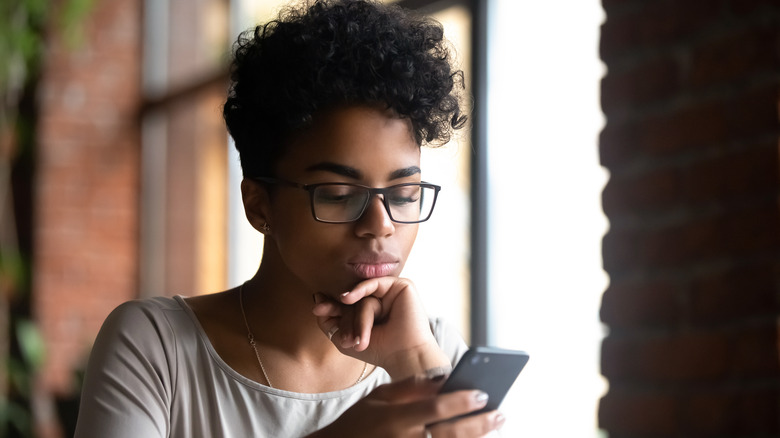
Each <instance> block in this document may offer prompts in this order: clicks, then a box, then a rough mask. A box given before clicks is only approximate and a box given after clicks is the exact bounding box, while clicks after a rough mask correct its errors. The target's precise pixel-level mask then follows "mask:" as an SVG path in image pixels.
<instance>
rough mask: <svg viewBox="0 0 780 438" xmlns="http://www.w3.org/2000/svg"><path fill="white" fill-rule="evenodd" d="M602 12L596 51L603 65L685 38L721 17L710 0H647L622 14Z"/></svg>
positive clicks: (714, 23)
mask: <svg viewBox="0 0 780 438" xmlns="http://www.w3.org/2000/svg"><path fill="white" fill-rule="evenodd" d="M605 12H606V13H607V19H606V21H605V23H604V25H603V26H602V28H601V43H600V49H599V52H600V54H601V57H602V59H604V60H605V61H607V64H609V61H610V60H614V59H617V58H619V57H620V56H628V55H629V54H632V53H636V52H637V51H642V50H647V49H657V48H658V47H659V46H661V47H663V46H666V45H669V44H671V43H674V42H676V41H679V40H681V39H685V38H687V37H689V36H691V35H695V34H696V33H698V32H701V31H702V30H704V29H706V28H708V27H711V26H714V25H716V24H717V22H718V20H721V19H723V15H722V13H721V11H720V8H719V7H718V6H717V5H713V2H712V1H711V0H689V1H686V2H673V1H672V0H665V1H651V2H644V3H643V4H642V5H641V6H640V7H634V8H632V10H631V11H630V12H629V13H626V14H620V15H617V16H613V15H611V14H610V10H608V9H606V10H605Z"/></svg>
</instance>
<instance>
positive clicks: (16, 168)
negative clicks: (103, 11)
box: [0, 0, 94, 437]
mask: <svg viewBox="0 0 780 438" xmlns="http://www.w3.org/2000/svg"><path fill="white" fill-rule="evenodd" d="M93 3H94V0H66V1H62V2H54V1H51V0H15V1H10V2H0V436H9V437H14V436H21V437H27V436H33V430H34V428H33V425H32V421H33V420H32V415H31V409H30V397H31V391H32V386H33V385H32V384H33V379H34V378H35V374H36V372H37V370H38V368H39V366H40V364H41V363H42V361H43V357H44V352H45V348H44V342H43V339H42V337H41V335H40V332H39V330H38V328H37V326H36V324H35V323H34V321H33V319H32V318H31V316H30V314H31V312H30V294H31V276H32V274H31V272H32V268H31V263H32V262H31V261H32V233H33V230H32V228H31V226H30V223H31V218H32V214H33V211H32V205H33V202H32V193H33V191H32V190H31V188H30V187H31V186H32V183H33V176H32V175H33V171H34V157H35V143H36V140H35V134H36V129H35V128H36V122H37V108H36V104H35V102H36V99H35V93H36V90H37V85H38V78H39V76H40V69H41V65H42V60H43V56H44V53H45V45H46V43H47V41H49V39H50V38H63V39H64V40H65V42H66V45H67V46H70V47H74V46H76V45H78V44H79V43H80V42H81V40H82V37H83V34H82V33H81V26H80V24H81V22H82V21H83V19H84V18H85V17H86V16H87V14H88V13H89V11H90V10H91V8H92V6H93ZM19 225H21V226H19Z"/></svg>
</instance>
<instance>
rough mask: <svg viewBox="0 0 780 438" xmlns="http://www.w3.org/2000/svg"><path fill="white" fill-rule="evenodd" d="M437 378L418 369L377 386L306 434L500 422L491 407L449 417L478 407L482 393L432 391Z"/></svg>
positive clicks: (317, 436) (435, 433)
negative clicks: (427, 375)
mask: <svg viewBox="0 0 780 438" xmlns="http://www.w3.org/2000/svg"><path fill="white" fill-rule="evenodd" d="M443 381H444V378H443V376H437V377H434V378H427V377H422V376H419V375H418V376H413V377H410V378H407V379H405V380H401V381H398V382H394V383H390V384H387V385H382V386H379V387H377V388H376V389H375V390H374V391H372V392H371V393H370V394H369V395H368V396H367V397H366V398H364V399H362V400H361V401H359V402H357V403H355V405H354V406H352V407H351V408H349V409H348V410H347V411H346V412H344V413H343V414H342V415H341V417H339V418H338V419H337V420H336V421H334V422H333V423H332V424H330V425H329V426H327V427H325V428H324V429H322V430H319V431H317V432H315V433H314V434H312V435H310V436H309V438H329V437H363V436H370V437H376V438H382V437H409V438H424V437H427V436H431V437H434V438H435V437H464V438H465V437H481V436H484V435H486V434H488V433H490V432H491V431H493V430H497V429H499V428H500V427H501V426H502V425H503V423H504V417H503V416H502V415H501V414H500V413H499V412H497V411H491V412H485V413H481V414H477V415H473V416H469V417H464V418H459V419H457V420H453V418H455V417H458V416H460V415H463V414H466V413H469V412H473V411H476V410H478V409H481V408H483V407H484V406H485V404H486V403H487V395H486V394H485V393H483V392H481V391H457V392H451V393H448V394H438V391H439V389H440V388H441V385H442V383H443ZM434 423H435V424H434ZM427 424H433V425H432V426H429V427H427V433H429V434H430V435H428V434H426V425H427Z"/></svg>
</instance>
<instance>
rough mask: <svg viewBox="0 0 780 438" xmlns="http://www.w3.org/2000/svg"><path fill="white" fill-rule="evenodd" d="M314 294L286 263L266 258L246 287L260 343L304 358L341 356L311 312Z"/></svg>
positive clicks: (248, 310) (246, 300)
mask: <svg viewBox="0 0 780 438" xmlns="http://www.w3.org/2000/svg"><path fill="white" fill-rule="evenodd" d="M313 293H314V292H313V291H311V290H309V288H307V287H306V286H305V285H304V284H302V283H301V282H300V281H299V280H298V279H297V278H295V276H294V275H292V274H291V273H290V272H289V271H288V270H286V269H285V267H284V266H283V264H282V263H274V258H273V257H267V256H266V257H264V258H263V263H262V264H261V265H260V268H259V269H258V271H257V273H256V274H255V276H254V277H253V278H252V279H250V280H249V281H247V282H246V283H245V284H244V286H243V294H244V297H243V302H244V311H245V312H246V316H247V319H248V321H249V327H250V329H251V331H252V333H253V334H254V337H255V339H256V340H257V342H259V343H262V344H264V345H267V346H270V347H272V348H274V349H276V350H279V351H281V352H283V353H285V354H287V355H289V356H291V357H295V358H297V359H298V360H301V361H314V362H318V361H322V360H324V359H326V357H327V356H330V355H332V354H338V355H340V354H341V353H339V352H338V350H336V348H335V347H334V346H333V345H332V344H331V343H330V341H328V339H327V337H326V336H325V335H324V334H323V333H322V331H321V330H320V328H319V327H318V326H317V321H316V318H315V317H314V315H312V313H311V308H312V306H313V305H314V301H313Z"/></svg>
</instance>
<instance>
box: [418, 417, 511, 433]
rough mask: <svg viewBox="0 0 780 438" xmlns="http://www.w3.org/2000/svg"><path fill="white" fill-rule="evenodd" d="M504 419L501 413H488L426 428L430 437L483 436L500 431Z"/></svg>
mask: <svg viewBox="0 0 780 438" xmlns="http://www.w3.org/2000/svg"><path fill="white" fill-rule="evenodd" d="M505 420H506V419H505V417H504V415H503V414H501V412H498V411H490V412H485V413H481V414H477V415H471V416H468V417H463V418H459V419H457V420H453V421H445V422H443V423H438V424H435V425H431V426H428V427H427V429H428V431H429V432H430V433H431V436H434V437H436V436H479V437H481V436H485V435H487V434H489V433H490V432H492V431H494V430H499V429H501V426H503V425H504V421H505Z"/></svg>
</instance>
